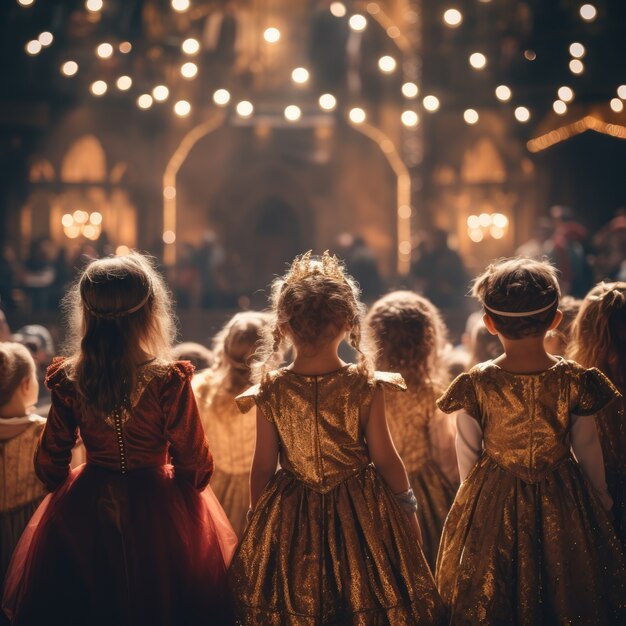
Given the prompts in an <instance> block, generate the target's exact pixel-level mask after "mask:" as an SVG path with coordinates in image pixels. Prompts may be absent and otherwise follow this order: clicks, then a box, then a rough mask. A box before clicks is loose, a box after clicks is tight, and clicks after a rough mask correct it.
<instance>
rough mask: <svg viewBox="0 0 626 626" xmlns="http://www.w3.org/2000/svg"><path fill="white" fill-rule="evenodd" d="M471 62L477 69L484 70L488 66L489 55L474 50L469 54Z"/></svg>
mask: <svg viewBox="0 0 626 626" xmlns="http://www.w3.org/2000/svg"><path fill="white" fill-rule="evenodd" d="M469 64H470V65H471V66H472V67H473V68H474V69H475V70H482V69H484V68H485V67H486V66H487V57H486V56H485V55H484V54H483V53H482V52H472V54H470V56H469Z"/></svg>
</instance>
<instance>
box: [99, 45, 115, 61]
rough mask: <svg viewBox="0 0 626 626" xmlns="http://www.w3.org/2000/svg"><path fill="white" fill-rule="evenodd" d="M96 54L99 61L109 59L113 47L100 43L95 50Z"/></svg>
mask: <svg viewBox="0 0 626 626" xmlns="http://www.w3.org/2000/svg"><path fill="white" fill-rule="evenodd" d="M96 54H97V55H98V56H99V57H100V58H101V59H108V58H110V57H111V56H112V55H113V46H112V45H111V44H110V43H107V42H104V43H101V44H100V45H99V46H98V47H97V48H96Z"/></svg>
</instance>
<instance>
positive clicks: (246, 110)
mask: <svg viewBox="0 0 626 626" xmlns="http://www.w3.org/2000/svg"><path fill="white" fill-rule="evenodd" d="M236 109H237V115H239V116H241V117H250V116H251V115H252V114H253V113H254V106H252V102H249V101H248V100H242V101H241V102H239V103H238V104H237V107H236Z"/></svg>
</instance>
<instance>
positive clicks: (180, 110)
mask: <svg viewBox="0 0 626 626" xmlns="http://www.w3.org/2000/svg"><path fill="white" fill-rule="evenodd" d="M174 113H176V115H178V117H187V116H188V115H189V114H190V113H191V105H190V104H189V102H187V100H179V101H178V102H177V103H176V104H175V105H174Z"/></svg>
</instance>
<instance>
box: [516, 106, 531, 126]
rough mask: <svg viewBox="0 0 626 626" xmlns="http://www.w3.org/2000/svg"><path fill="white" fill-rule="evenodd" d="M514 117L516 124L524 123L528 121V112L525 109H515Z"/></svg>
mask: <svg viewBox="0 0 626 626" xmlns="http://www.w3.org/2000/svg"><path fill="white" fill-rule="evenodd" d="M514 115H515V119H516V120H517V121H518V122H522V123H525V122H527V121H528V120H529V119H530V111H529V110H528V109H527V108H526V107H517V108H516V109H515V113H514Z"/></svg>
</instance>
